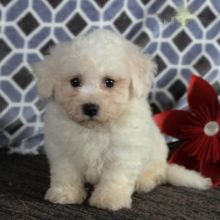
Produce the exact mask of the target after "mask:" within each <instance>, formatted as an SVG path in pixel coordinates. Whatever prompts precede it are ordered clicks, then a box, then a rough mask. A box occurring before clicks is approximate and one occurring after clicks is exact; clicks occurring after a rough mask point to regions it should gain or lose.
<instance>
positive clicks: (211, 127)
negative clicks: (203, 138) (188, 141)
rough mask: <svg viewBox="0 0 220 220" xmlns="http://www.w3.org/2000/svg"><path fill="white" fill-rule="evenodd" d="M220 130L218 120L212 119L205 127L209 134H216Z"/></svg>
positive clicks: (205, 131) (206, 132)
mask: <svg viewBox="0 0 220 220" xmlns="http://www.w3.org/2000/svg"><path fill="white" fill-rule="evenodd" d="M218 132H219V124H218V123H217V122H216V121H210V122H208V123H207V124H206V125H205V127H204V133H205V134H206V135H207V136H214V135H216V134H217V133H218Z"/></svg>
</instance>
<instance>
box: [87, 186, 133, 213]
mask: <svg viewBox="0 0 220 220" xmlns="http://www.w3.org/2000/svg"><path fill="white" fill-rule="evenodd" d="M120 188H121V187H120ZM89 204H90V205H91V206H95V207H97V208H101V209H108V210H113V211H116V210H118V209H121V208H130V207H131V195H130V193H129V192H127V191H126V190H125V189H123V190H117V189H114V190H113V189H111V190H110V189H109V188H101V189H100V188H98V189H96V190H95V191H94V193H93V194H92V196H91V198H90V200H89Z"/></svg>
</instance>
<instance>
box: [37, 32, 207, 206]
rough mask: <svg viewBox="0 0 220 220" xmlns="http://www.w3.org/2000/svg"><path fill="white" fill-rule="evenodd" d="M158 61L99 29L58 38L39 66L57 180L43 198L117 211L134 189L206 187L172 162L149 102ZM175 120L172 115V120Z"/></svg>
mask: <svg viewBox="0 0 220 220" xmlns="http://www.w3.org/2000/svg"><path fill="white" fill-rule="evenodd" d="M154 71H155V65H154V64H153V63H152V62H151V61H150V59H149V57H147V56H146V55H144V54H143V53H141V52H140V50H139V48H137V47H136V46H134V45H133V44H132V43H130V42H129V41H127V40H125V39H124V38H122V37H121V36H118V35H116V34H113V33H112V32H110V31H104V30H99V31H97V32H94V33H91V34H89V35H87V36H82V37H77V38H76V39H74V41H72V42H68V43H63V44H59V45H58V46H57V47H56V48H55V49H53V50H52V51H51V55H49V56H48V57H46V59H45V60H44V61H42V62H40V63H38V64H36V65H35V66H34V72H35V73H36V74H37V76H38V79H39V80H38V89H39V93H40V95H41V96H42V98H51V99H50V103H49V105H48V106H47V111H46V116H45V150H46V154H47V157H48V159H49V164H50V172H51V184H50V188H49V190H48V191H47V193H46V196H45V199H47V200H49V201H51V202H54V203H61V204H79V203H82V202H83V201H84V199H85V198H86V191H85V189H84V183H85V182H89V183H92V184H94V186H95V189H94V192H93V193H92V195H91V198H90V200H89V203H90V204H91V205H93V206H96V207H99V208H105V209H109V210H117V209H120V208H124V207H126V208H128V207H130V206H131V195H132V193H133V192H134V191H138V192H148V191H150V190H152V189H153V188H154V187H155V186H156V185H158V184H161V183H171V184H174V185H177V186H187V187H194V188H198V189H207V188H209V187H210V186H211V181H210V179H207V178H204V177H202V176H200V174H198V173H196V172H194V171H189V170H186V169H185V168H183V167H180V166H177V165H168V163H167V155H168V148H167V146H166V143H165V141H164V138H163V137H162V135H161V134H160V131H159V129H158V128H157V127H156V125H155V123H154V121H153V119H152V116H151V111H150V108H149V105H148V103H147V102H146V96H147V93H148V91H149V89H150V86H151V81H152V78H153V72H154ZM171 123H172V122H171Z"/></svg>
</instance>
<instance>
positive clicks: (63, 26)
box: [0, 0, 220, 153]
mask: <svg viewBox="0 0 220 220" xmlns="http://www.w3.org/2000/svg"><path fill="white" fill-rule="evenodd" d="M183 4H185V5H186V6H187V7H188V8H189V10H190V11H191V13H192V14H193V16H194V18H193V19H192V20H191V21H189V23H188V24H187V25H186V26H183V25H181V24H180V23H179V22H178V21H177V19H176V18H175V14H176V11H177V9H178V8H179V7H180V6H181V5H183ZM219 14H220V2H219V0H188V1H186V0H169V1H162V0H155V1H149V0H111V1H108V0H82V1H81V0H80V1H78V0H69V1H61V0H1V3H0V129H1V131H0V146H10V149H11V151H12V152H21V153H29V152H31V153H37V150H38V147H39V146H41V145H43V132H42V128H43V113H44V106H45V104H44V103H43V102H42V101H40V100H39V98H38V95H37V93H36V81H35V79H34V77H33V75H32V72H31V67H30V64H32V63H33V62H36V61H39V60H41V59H43V56H44V55H45V54H47V53H48V51H49V48H50V47H52V46H53V45H55V44H56V43H58V42H60V41H68V40H70V39H73V38H74V37H75V36H77V35H81V34H85V33H87V32H90V31H92V30H94V29H98V28H108V29H111V30H113V31H115V32H118V33H120V34H122V35H124V36H125V37H126V38H127V39H129V40H131V41H133V42H134V43H135V44H137V45H139V46H140V47H142V48H143V51H144V52H146V53H149V54H151V55H152V57H153V58H154V59H155V61H156V62H157V65H158V73H157V77H156V80H155V83H154V85H153V88H152V90H151V94H150V97H149V99H150V102H151V103H152V108H153V110H154V111H155V112H158V111H161V110H164V109H169V108H172V107H176V106H177V107H179V108H182V107H185V106H186V102H185V98H184V94H185V92H186V89H187V85H188V81H189V79H190V76H191V74H192V73H196V74H200V75H201V76H202V77H203V78H205V79H206V80H208V81H210V82H211V84H213V86H214V87H215V88H216V90H217V91H218V93H220V16H219Z"/></svg>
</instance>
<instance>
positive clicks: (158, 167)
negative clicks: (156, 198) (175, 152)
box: [135, 162, 166, 192]
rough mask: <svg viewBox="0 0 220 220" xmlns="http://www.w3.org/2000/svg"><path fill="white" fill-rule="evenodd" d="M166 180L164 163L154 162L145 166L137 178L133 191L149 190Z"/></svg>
mask: <svg viewBox="0 0 220 220" xmlns="http://www.w3.org/2000/svg"><path fill="white" fill-rule="evenodd" d="M165 182H166V164H165V163H159V162H158V163H156V164H154V165H152V166H150V167H149V168H145V169H144V170H143V171H142V172H141V173H140V175H139V176H138V178H137V181H136V185H135V191H137V192H150V191H151V190H153V189H154V188H155V187H156V186H157V185H159V184H162V183H165Z"/></svg>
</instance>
